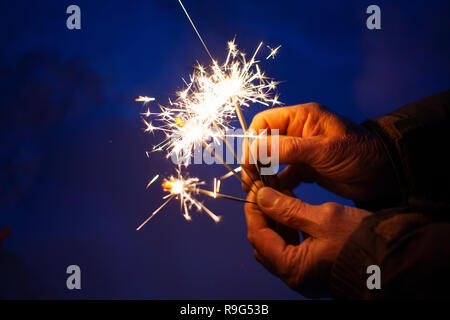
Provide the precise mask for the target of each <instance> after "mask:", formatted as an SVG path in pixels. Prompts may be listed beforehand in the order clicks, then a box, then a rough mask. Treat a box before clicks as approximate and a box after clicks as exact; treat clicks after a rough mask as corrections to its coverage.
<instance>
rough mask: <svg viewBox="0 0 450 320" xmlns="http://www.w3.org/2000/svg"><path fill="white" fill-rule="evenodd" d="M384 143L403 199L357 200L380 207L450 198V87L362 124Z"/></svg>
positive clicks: (368, 205)
mask: <svg viewBox="0 0 450 320" xmlns="http://www.w3.org/2000/svg"><path fill="white" fill-rule="evenodd" d="M363 125H364V126H365V127H367V128H368V129H369V130H371V131H372V132H374V133H375V134H376V135H378V137H379V138H380V140H381V141H382V142H383V144H384V146H385V150H386V152H387V154H388V155H389V158H390V160H391V164H392V167H393V169H394V172H395V176H396V178H397V181H398V186H399V188H400V193H401V194H402V199H398V201H397V203H382V201H380V200H381V199H374V201H372V202H371V203H356V205H357V206H358V207H361V208H364V209H368V210H379V209H382V208H386V207H391V206H394V205H405V204H406V203H407V202H408V199H409V198H411V197H414V198H418V197H419V198H427V199H430V200H433V201H437V202H440V201H444V202H447V201H448V195H449V193H450V192H449V191H450V165H449V164H450V152H449V150H447V148H448V146H449V139H450V90H447V91H444V92H441V93H438V94H436V95H433V96H431V97H428V98H425V99H422V100H419V101H417V102H414V103H410V104H408V105H406V106H404V107H402V108H400V109H398V110H397V111H395V112H393V113H390V114H388V115H386V116H383V117H379V118H374V119H370V120H368V121H366V122H364V123H363Z"/></svg>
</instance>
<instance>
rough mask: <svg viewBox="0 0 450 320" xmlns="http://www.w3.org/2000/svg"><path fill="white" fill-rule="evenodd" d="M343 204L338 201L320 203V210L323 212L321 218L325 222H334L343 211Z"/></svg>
mask: <svg viewBox="0 0 450 320" xmlns="http://www.w3.org/2000/svg"><path fill="white" fill-rule="evenodd" d="M341 208H342V205H340V204H338V203H336V202H326V203H324V204H322V205H320V209H321V210H320V211H321V212H322V214H321V215H320V218H321V219H322V220H323V221H324V222H325V221H326V222H329V223H332V222H333V221H334V220H335V219H336V218H337V216H338V214H339V212H340V211H341Z"/></svg>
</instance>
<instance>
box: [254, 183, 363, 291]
mask: <svg viewBox="0 0 450 320" xmlns="http://www.w3.org/2000/svg"><path fill="white" fill-rule="evenodd" d="M261 187H262V184H261V182H260V181H258V182H256V183H255V184H254V185H253V186H252V188H253V191H254V192H250V193H249V195H248V197H247V200H249V201H253V202H257V205H255V204H251V203H247V204H246V205H245V213H246V220H247V227H248V240H249V241H250V243H251V244H252V246H253V248H254V254H255V258H256V259H257V260H258V261H259V262H260V263H261V264H262V265H264V266H265V267H266V268H267V269H268V270H269V271H270V272H272V273H273V274H275V275H276V276H278V277H279V278H280V279H282V280H283V281H284V282H285V283H286V284H287V285H288V286H289V287H291V288H292V289H294V290H296V291H298V292H300V293H302V294H303V295H305V296H309V297H320V296H327V295H329V276H330V271H331V267H332V265H333V263H334V261H335V260H336V258H337V256H338V254H339V252H340V251H341V249H342V247H343V245H344V243H345V242H346V240H347V238H348V237H349V236H350V234H351V233H352V232H353V230H354V229H355V228H356V227H357V226H358V225H359V223H360V222H361V220H362V219H363V218H365V217H366V216H368V215H370V214H371V213H370V212H368V211H365V210H361V209H357V208H354V207H348V206H343V205H340V204H337V203H331V202H330V203H324V204H321V205H317V206H316V205H310V204H308V203H305V202H303V201H301V200H299V199H296V198H293V197H291V196H288V195H286V194H283V193H281V192H278V191H275V190H274V189H272V188H269V187H262V188H261ZM258 188H259V189H258ZM273 221H275V222H278V223H280V224H281V225H283V226H286V227H288V228H289V229H292V230H291V231H293V230H299V231H302V232H304V233H306V234H307V235H308V237H307V238H306V239H305V240H304V241H303V242H301V243H300V244H298V243H295V242H294V243H292V242H290V241H289V239H288V238H287V237H285V236H284V235H283V233H280V232H276V231H275V230H274V228H272V226H273Z"/></svg>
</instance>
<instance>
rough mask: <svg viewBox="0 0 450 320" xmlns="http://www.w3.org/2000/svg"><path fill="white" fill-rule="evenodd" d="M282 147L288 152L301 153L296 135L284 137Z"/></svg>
mask: <svg viewBox="0 0 450 320" xmlns="http://www.w3.org/2000/svg"><path fill="white" fill-rule="evenodd" d="M280 147H281V149H282V150H284V153H286V154H299V153H301V150H300V143H299V140H298V139H296V138H294V137H287V138H285V139H282V140H281V144H280Z"/></svg>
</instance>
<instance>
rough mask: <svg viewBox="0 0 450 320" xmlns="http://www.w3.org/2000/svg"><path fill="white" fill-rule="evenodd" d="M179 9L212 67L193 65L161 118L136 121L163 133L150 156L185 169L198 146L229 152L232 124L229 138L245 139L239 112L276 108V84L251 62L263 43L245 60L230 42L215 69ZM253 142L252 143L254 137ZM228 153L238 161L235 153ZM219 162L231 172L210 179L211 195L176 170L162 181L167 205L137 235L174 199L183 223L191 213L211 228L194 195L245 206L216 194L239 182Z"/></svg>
mask: <svg viewBox="0 0 450 320" xmlns="http://www.w3.org/2000/svg"><path fill="white" fill-rule="evenodd" d="M179 3H180V5H181V7H182V8H183V10H184V12H185V13H186V15H187V17H188V19H189V21H190V22H191V24H192V26H193V28H194V30H195V32H196V33H197V35H198V37H199V39H200V41H201V42H202V44H203V46H204V47H205V50H206V51H207V53H208V55H209V57H210V58H211V60H212V65H211V66H210V67H209V68H205V67H204V66H202V65H201V64H198V65H197V66H196V67H195V68H194V72H193V73H192V74H191V75H190V76H189V81H185V80H184V79H183V81H184V83H185V88H184V90H182V91H179V92H177V98H176V99H175V100H174V101H173V102H172V101H171V100H170V99H169V104H168V105H167V106H162V105H159V108H160V112H156V113H154V112H151V111H150V109H149V108H147V111H146V112H145V113H142V114H141V115H142V116H143V122H144V124H145V126H146V128H145V129H144V131H145V132H154V131H162V132H163V133H164V134H165V135H166V138H165V139H164V140H163V141H162V142H161V143H159V144H158V145H156V146H154V147H153V151H163V150H165V151H166V152H167V157H168V158H169V157H171V156H175V157H176V159H178V162H179V163H182V164H184V165H185V166H187V165H188V163H189V160H190V158H191V157H192V155H193V152H194V150H195V148H197V147H198V146H203V147H204V148H205V149H208V150H209V151H210V152H211V154H212V155H213V156H215V157H218V156H217V155H216V154H215V152H214V151H213V149H211V146H212V144H213V143H216V142H219V139H220V140H223V141H224V142H225V143H226V145H227V147H228V148H230V149H231V146H230V145H229V144H228V143H227V140H226V136H225V133H226V132H227V131H228V130H229V129H233V126H232V124H231V123H232V121H233V120H235V119H236V118H238V120H239V122H240V125H241V128H242V129H243V131H244V134H243V135H233V136H234V137H243V138H244V139H247V138H249V134H248V132H247V131H248V130H247V129H248V128H247V124H246V122H245V118H244V116H243V114H242V109H241V108H242V107H249V106H250V104H261V105H264V106H275V105H279V104H281V103H280V102H279V100H278V95H277V94H276V93H275V90H276V87H277V85H278V82H275V81H274V80H273V79H271V78H269V77H267V76H266V75H265V73H264V72H262V71H261V69H260V67H259V65H258V62H259V61H258V60H256V57H257V55H258V53H259V51H260V49H261V47H262V43H260V44H259V46H258V47H257V49H256V50H255V52H254V54H253V55H252V57H251V59H250V60H247V58H246V55H245V53H243V52H241V51H240V50H238V48H237V46H236V43H235V40H232V41H229V42H228V54H227V57H226V60H225V62H224V63H223V64H219V63H218V62H217V61H216V60H215V59H214V58H213V57H212V55H211V53H210V51H209V50H208V48H207V46H206V44H205V42H204V41H203V39H202V37H201V36H200V34H199V32H198V31H197V29H196V27H195V25H194V23H193V21H192V19H191V18H190V16H189V14H188V13H187V11H186V9H185V8H184V6H183V3H182V2H181V0H179ZM280 47H281V46H278V47H276V48H274V49H272V48H270V47H268V48H269V49H270V54H269V55H268V56H267V57H266V59H269V58H274V57H275V55H276V54H277V52H278V50H279V49H280ZM154 100H155V99H154V98H150V97H147V96H139V98H137V99H136V101H141V102H143V103H144V105H145V104H147V103H149V102H150V101H154ZM228 136H230V135H228ZM252 137H253V138H257V137H258V136H252ZM232 152H233V155H234V157H235V158H236V159H237V155H236V153H235V152H234V150H232ZM147 156H148V152H147ZM220 160H221V161H222V163H223V164H224V165H225V167H227V169H228V170H229V171H230V172H229V174H227V175H225V176H222V177H221V178H220V179H214V184H213V191H209V190H204V189H201V188H199V187H198V186H199V185H202V184H204V182H201V181H200V180H199V179H198V178H183V177H182V175H181V173H180V169H178V170H177V177H173V176H172V177H170V178H169V179H165V180H164V182H163V184H162V187H163V189H164V190H165V191H167V192H169V194H168V195H166V196H165V197H163V199H164V200H166V201H165V202H164V203H163V204H162V205H161V206H160V207H159V208H157V209H156V210H155V211H154V212H153V213H152V214H151V215H150V217H149V218H148V219H147V220H145V221H144V222H143V223H142V224H141V225H140V226H139V227H138V228H137V230H140V229H141V228H142V227H143V226H144V225H145V224H146V223H147V222H148V221H149V220H150V219H151V218H152V217H154V216H155V215H156V214H157V213H158V212H159V211H160V210H161V209H163V208H164V207H165V206H166V205H167V204H168V203H169V202H170V201H171V200H173V199H178V200H180V207H181V208H182V211H183V216H184V218H185V219H186V220H190V219H191V216H190V214H189V210H190V209H191V208H192V207H195V208H196V209H197V210H198V211H200V212H202V211H204V212H206V213H207V214H208V215H209V216H210V217H211V218H212V219H213V220H214V221H215V222H218V221H220V217H219V216H217V215H215V214H214V213H212V212H211V211H210V210H209V209H208V208H206V207H205V206H204V205H203V203H202V202H200V201H198V200H197V199H196V198H195V195H197V194H203V195H206V196H209V197H212V198H226V199H230V200H234V201H241V202H248V201H246V200H244V199H240V198H236V197H232V196H228V195H224V194H221V193H219V189H220V182H221V180H223V179H226V178H228V177H230V176H231V175H234V176H236V177H237V178H238V179H239V180H241V181H242V182H244V181H243V180H242V178H241V177H240V176H239V175H238V174H237V173H236V172H237V171H238V170H236V169H233V168H231V167H230V166H229V165H228V164H226V163H225V162H224V161H223V159H220ZM244 170H245V168H244ZM258 171H259V170H258ZM158 178H159V175H156V176H155V177H154V178H153V179H152V180H151V181H150V182H149V183H148V185H147V188H148V187H149V186H150V185H151V184H153V183H154V182H155V181H156V180H157V179H158ZM244 183H245V182H244Z"/></svg>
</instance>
